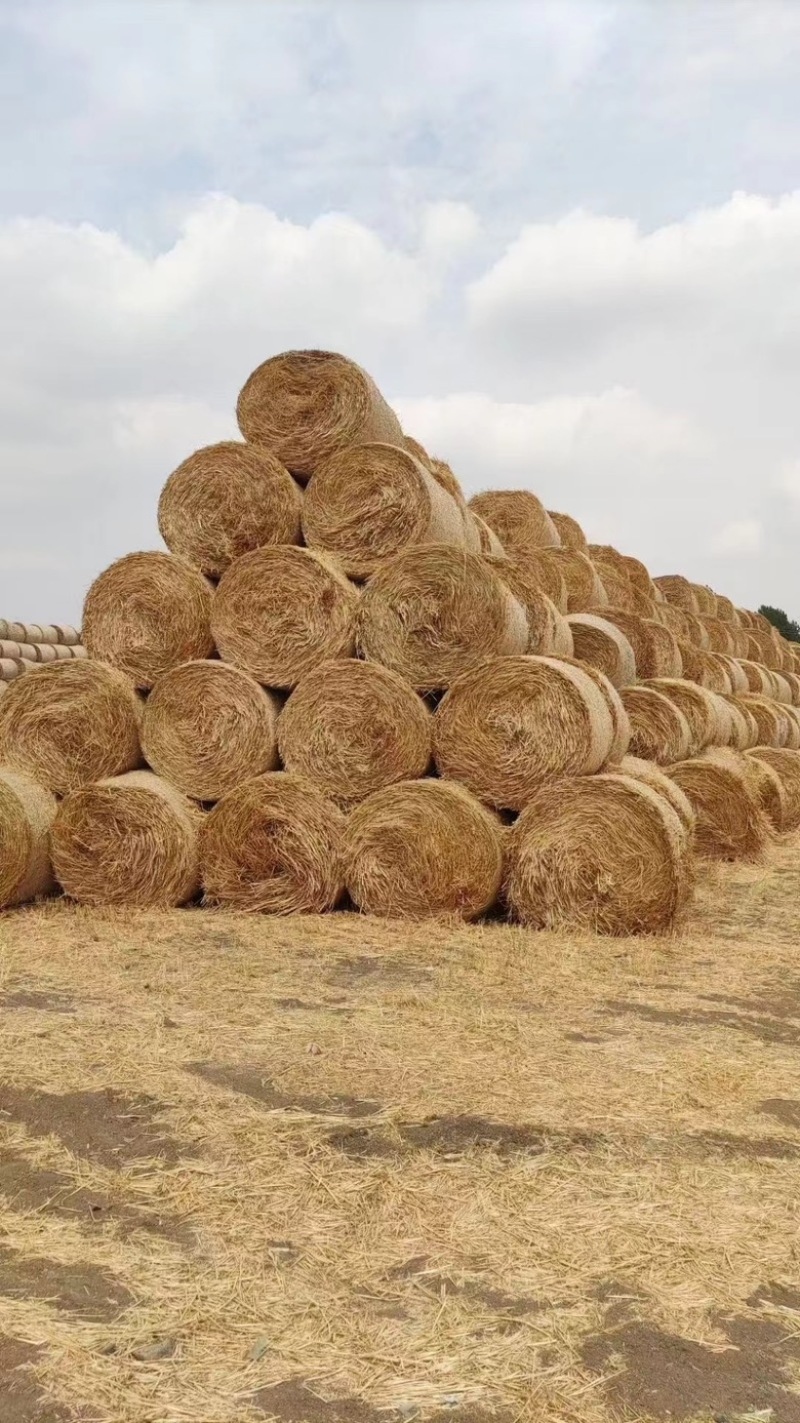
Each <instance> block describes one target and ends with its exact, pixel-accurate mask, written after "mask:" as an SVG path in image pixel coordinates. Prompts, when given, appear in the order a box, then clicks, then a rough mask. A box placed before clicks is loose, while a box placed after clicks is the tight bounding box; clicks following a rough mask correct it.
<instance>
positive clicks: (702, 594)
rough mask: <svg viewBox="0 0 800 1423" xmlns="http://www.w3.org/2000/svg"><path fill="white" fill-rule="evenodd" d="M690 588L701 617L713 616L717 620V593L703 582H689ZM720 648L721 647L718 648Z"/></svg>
mask: <svg viewBox="0 0 800 1423" xmlns="http://www.w3.org/2000/svg"><path fill="white" fill-rule="evenodd" d="M690 587H691V590H692V592H693V593H694V597H695V602H696V603H697V611H698V613H699V614H700V617H701V618H713V619H714V620H715V621H716V620H717V595H716V593H713V592H712V590H711V589H710V588H709V587H708V586H707V585H706V584H704V583H691V584H690ZM720 650H722V649H720Z"/></svg>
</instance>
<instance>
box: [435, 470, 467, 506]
mask: <svg viewBox="0 0 800 1423" xmlns="http://www.w3.org/2000/svg"><path fill="white" fill-rule="evenodd" d="M430 470H431V474H432V475H433V477H434V479H435V480H436V483H437V484H438V485H440V487H441V488H442V489H444V490H445V492H446V493H447V494H449V495H451V496H452V498H453V499H455V501H456V503H457V504H466V502H467V501H466V498H465V495H464V491H463V489H462V488H461V485H460V484H459V482H458V480H457V479H456V476H455V475H454V473H453V471H452V469H451V468H450V466H449V464H448V463H447V460H437V459H432V460H431V461H430Z"/></svg>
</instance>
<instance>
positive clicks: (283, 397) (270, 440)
mask: <svg viewBox="0 0 800 1423" xmlns="http://www.w3.org/2000/svg"><path fill="white" fill-rule="evenodd" d="M236 416H237V419H238V421H239V429H240V430H241V432H242V434H243V435H244V438H245V439H246V440H247V441H249V442H251V443H252V444H255V445H263V446H264V447H265V448H266V449H268V450H271V451H272V453H273V454H274V455H275V456H276V457H277V458H278V459H279V460H280V461H281V464H283V465H285V466H286V468H287V469H288V470H290V471H291V473H292V474H293V475H295V477H296V478H297V479H299V480H301V481H302V482H305V481H306V480H307V479H309V478H310V476H311V475H312V474H313V473H314V470H315V469H316V467H317V465H318V464H319V463H320V462H321V461H322V460H323V459H326V458H327V457H328V456H329V455H332V454H334V453H335V451H337V450H340V449H344V448H345V447H346V446H347V445H355V444H363V443H365V442H372V441H375V440H378V441H384V442H386V443H387V444H390V445H402V444H403V440H404V437H403V431H402V428H401V426H400V422H399V420H398V419H397V416H396V415H395V414H394V411H393V410H391V409H390V407H389V406H388V405H387V403H386V401H385V400H384V399H383V396H382V395H381V393H380V391H379V390H378V388H377V386H376V385H375V384H374V383H373V381H372V380H371V379H370V377H369V376H368V375H367V373H366V371H363V370H362V369H361V367H360V366H357V365H356V364H355V362H354V361H349V360H347V358H346V357H345V356H340V355H338V354H336V353H335V352H333V351H284V352H283V353H282V354H281V355H279V356H273V357H272V358H271V359H270V360H268V361H264V363H263V364H262V365H260V366H258V367H257V369H256V370H254V371H253V373H252V375H250V376H249V377H248V379H247V380H246V381H245V384H244V386H243V387H242V390H241V392H240V394H239V399H238V402H237V406H236Z"/></svg>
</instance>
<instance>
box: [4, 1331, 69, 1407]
mask: <svg viewBox="0 0 800 1423" xmlns="http://www.w3.org/2000/svg"><path fill="white" fill-rule="evenodd" d="M41 1354H42V1350H41V1349H37V1348H36V1347H35V1346H34V1345H33V1344H26V1343H25V1342H24V1341H23V1340H22V1339H12V1338H9V1337H8V1335H4V1334H0V1418H2V1420H3V1423H78V1419H77V1416H76V1415H75V1414H74V1413H70V1412H66V1411H65V1410H64V1409H62V1408H60V1407H59V1406H58V1405H57V1404H54V1403H49V1402H48V1401H47V1399H46V1397H45V1393H44V1390H43V1389H42V1387H41V1385H40V1383H39V1381H38V1379H37V1377H36V1374H35V1373H34V1372H33V1368H32V1365H33V1364H35V1363H36V1361H37V1359H39V1358H40V1357H41ZM83 1417H84V1419H88V1417H89V1415H88V1414H87V1413H84V1414H83Z"/></svg>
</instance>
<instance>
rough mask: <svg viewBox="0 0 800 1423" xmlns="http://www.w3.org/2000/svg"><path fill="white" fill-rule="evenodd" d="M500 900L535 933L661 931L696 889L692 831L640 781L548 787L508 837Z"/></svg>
mask: <svg viewBox="0 0 800 1423" xmlns="http://www.w3.org/2000/svg"><path fill="white" fill-rule="evenodd" d="M506 858H507V870H506V877H505V884H504V894H505V898H506V900H507V903H508V905H509V908H510V910H511V912H512V914H513V916H514V918H515V919H518V920H520V921H521V922H522V923H524V924H530V925H531V926H532V927H534V928H537V929H563V928H571V929H573V928H574V929H584V930H591V931H593V932H594V933H598V934H645V933H658V932H660V931H663V930H665V929H667V928H669V926H670V925H671V924H672V923H673V922H674V920H675V918H676V916H677V914H678V913H679V911H680V910H681V909H682V908H683V907H684V905H685V904H686V901H687V899H688V896H689V892H690V886H691V864H690V856H689V843H688V837H687V835H686V831H685V829H684V827H683V825H682V824H681V821H680V820H679V819H678V816H677V814H676V813H675V811H674V810H673V809H672V807H671V805H670V804H669V803H668V801H667V800H666V799H665V798H664V797H663V796H662V795H660V794H659V793H658V792H656V791H654V790H652V789H651V787H650V786H648V785H645V784H644V783H643V782H642V781H641V780H634V779H633V778H632V777H630V776H625V775H619V774H604V775H600V776H589V777H585V778H583V779H578V780H570V781H561V782H559V783H558V785H557V786H556V787H543V788H540V790H539V791H538V792H537V794H536V795H535V796H534V798H533V799H532V800H531V801H530V803H529V804H528V806H527V807H526V809H525V810H524V811H523V812H522V814H521V815H520V817H519V819H518V820H517V822H516V824H515V825H514V826H512V828H511V830H510V831H509V834H508V838H507V846H506Z"/></svg>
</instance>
